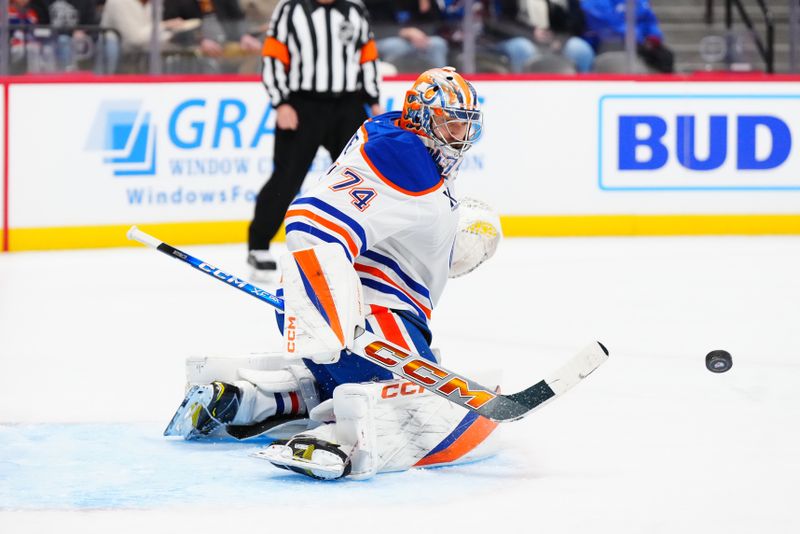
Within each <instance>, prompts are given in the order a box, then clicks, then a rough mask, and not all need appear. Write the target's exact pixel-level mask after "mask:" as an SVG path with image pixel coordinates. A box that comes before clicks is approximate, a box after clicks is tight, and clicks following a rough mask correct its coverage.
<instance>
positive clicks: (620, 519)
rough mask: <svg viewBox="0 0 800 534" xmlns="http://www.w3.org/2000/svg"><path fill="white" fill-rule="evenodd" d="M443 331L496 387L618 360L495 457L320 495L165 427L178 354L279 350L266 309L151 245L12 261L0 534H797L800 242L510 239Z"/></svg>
mask: <svg viewBox="0 0 800 534" xmlns="http://www.w3.org/2000/svg"><path fill="white" fill-rule="evenodd" d="M182 248H185V249H186V250H187V251H189V252H191V253H192V254H195V255H196V256H198V257H200V258H202V259H204V260H206V261H208V262H209V263H212V264H216V265H218V266H219V267H222V268H225V269H227V270H229V271H231V272H234V273H239V274H242V275H245V276H246V275H247V274H248V272H247V269H246V266H245V264H244V248H243V245H231V246H191V247H190V246H187V247H182ZM433 329H434V335H435V344H434V345H435V346H438V347H440V348H441V350H442V353H443V358H444V363H445V365H447V366H448V367H451V368H453V369H456V370H459V371H461V372H462V373H464V374H467V375H470V374H476V375H477V374H479V373H481V372H482V371H484V370H487V369H488V370H502V371H503V376H504V379H503V381H502V385H503V389H504V391H506V392H511V391H513V390H517V389H519V388H522V387H524V386H527V385H529V384H531V383H532V382H533V381H536V380H538V379H539V378H541V377H542V376H543V375H545V374H546V373H547V372H548V371H550V370H552V369H554V368H556V367H557V366H558V365H559V364H560V363H561V362H562V361H563V360H564V359H566V358H567V357H569V356H570V355H572V354H573V353H574V352H575V351H577V350H578V349H580V348H581V347H582V346H583V345H584V344H586V343H588V342H590V341H591V340H595V339H597V340H601V341H602V342H604V343H605V344H606V346H608V347H609V349H610V351H611V359H610V360H609V361H608V362H607V363H606V364H605V365H604V366H603V367H601V368H600V369H599V370H598V371H597V372H596V373H594V374H593V375H592V376H591V377H590V378H589V379H587V380H586V381H585V382H583V383H581V384H580V385H579V386H578V387H576V389H575V390H574V391H570V392H569V393H567V394H566V395H565V396H564V397H563V398H561V399H558V400H556V401H555V402H554V403H552V404H551V405H548V406H546V407H545V408H543V409H542V410H541V411H539V412H536V413H534V414H533V415H531V416H530V417H529V418H526V419H524V420H522V421H519V422H515V423H510V424H507V425H504V426H503V427H502V428H501V430H500V431H502V432H503V436H504V437H503V441H504V443H505V444H506V446H505V448H504V449H503V451H502V452H501V453H500V454H499V455H498V456H496V457H494V458H492V459H489V460H487V461H484V462H480V463H475V464H470V465H464V466H459V467H454V468H443V469H435V470H422V471H413V472H407V473H399V474H390V475H380V476H378V477H376V478H374V479H372V480H370V481H366V482H352V481H343V482H338V483H316V482H313V481H309V480H305V479H303V478H301V477H299V476H296V475H291V474H285V473H284V472H281V471H279V470H277V469H274V468H273V467H272V466H270V465H269V464H268V463H266V462H263V461H260V460H256V459H253V458H250V457H249V456H248V453H249V452H251V451H252V450H254V449H255V448H256V447H258V446H259V445H260V444H259V443H252V442H251V443H232V442H216V443H211V444H202V443H185V442H181V441H172V440H167V439H165V438H163V437H161V432H162V430H163V427H164V425H165V424H166V422H167V420H168V419H169V417H170V416H171V415H172V412H173V410H174V409H175V408H176V406H177V404H178V403H179V402H180V400H181V398H182V388H183V380H184V377H183V360H184V358H185V357H186V356H190V355H206V354H237V353H248V352H254V351H265V350H274V349H276V348H277V340H278V338H277V333H276V330H275V327H274V321H273V316H272V311H271V309H270V308H269V306H267V305H266V304H263V303H261V302H259V301H257V300H255V299H252V298H250V297H248V296H246V295H244V294H242V293H240V292H237V291H234V290H232V289H230V288H229V287H225V286H224V285H223V284H220V283H216V282H215V281H213V280H211V279H210V278H209V277H206V276H203V275H202V274H200V273H198V272H195V271H193V270H192V269H191V268H189V267H188V266H186V265H183V264H181V263H180V262H178V261H174V260H171V259H169V258H167V257H166V256H164V255H162V254H159V253H157V252H155V251H152V250H149V249H145V248H129V249H116V250H93V251H71V252H42V253H12V254H2V255H0V451H1V452H0V454H1V455H0V532H2V533H12V532H13V533H18V532H48V533H49V532H52V533H59V534H60V533H79V532H80V533H81V534H83V533H92V532H103V533H107V532H113V533H114V534H124V533H133V532H136V533H140V532H148V533H155V532H170V533H175V532H183V531H184V529H187V528H191V529H192V530H195V531H196V530H197V529H198V528H202V530H203V531H204V532H207V531H211V529H213V530H214V531H218V532H229V531H235V532H241V531H243V530H245V529H246V530H254V531H256V532H270V533H279V532H294V531H309V532H310V531H312V530H310V529H325V530H324V531H323V532H367V531H369V532H401V531H402V532H421V533H425V532H431V531H433V530H438V531H440V530H444V529H447V530H451V529H452V528H453V527H455V528H457V529H463V528H475V529H477V528H491V529H493V530H501V529H502V530H507V531H513V532H534V533H544V532H547V533H548V534H551V533H587V532H591V533H593V534H606V533H613V534H626V533H630V534H658V533H669V534H674V533H704V534H706V533H725V534H735V533H742V534H752V533H756V532H769V533H770V534H789V533H796V532H800V519H798V515H797V513H796V511H795V509H794V507H795V506H796V505H797V504H798V502H800V238H797V237H757V238H714V237H709V238H646V239H645V238H617V239H599V238H598V239H574V238H573V239H509V240H506V241H505V242H504V243H503V245H502V246H501V248H500V249H499V251H498V253H497V256H496V257H495V258H494V259H492V260H491V261H490V262H489V263H487V264H486V265H485V266H484V267H482V268H480V269H479V270H477V271H476V272H475V273H473V274H471V275H469V276H466V277H464V278H461V279H457V280H455V281H452V282H451V284H450V286H449V287H448V288H447V290H446V292H445V295H444V299H443V301H442V302H441V305H440V306H439V308H438V309H437V310H436V312H435V317H434V321H433ZM713 349H725V350H728V351H729V352H730V353H731V354H732V355H733V362H734V365H733V369H732V370H731V371H730V372H728V373H725V374H712V373H710V372H709V371H707V370H706V369H705V365H704V357H705V355H706V353H708V352H709V351H710V350H713ZM295 529H296V530H295Z"/></svg>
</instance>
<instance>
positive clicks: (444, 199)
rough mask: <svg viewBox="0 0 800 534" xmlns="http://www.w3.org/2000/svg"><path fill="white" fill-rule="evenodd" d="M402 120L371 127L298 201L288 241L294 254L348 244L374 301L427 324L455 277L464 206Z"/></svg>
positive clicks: (389, 116) (390, 117)
mask: <svg viewBox="0 0 800 534" xmlns="http://www.w3.org/2000/svg"><path fill="white" fill-rule="evenodd" d="M398 117H399V112H390V113H386V114H384V115H380V116H378V117H375V118H374V119H372V120H369V121H367V122H366V123H364V125H363V126H362V127H361V128H360V129H359V131H358V132H357V133H356V134H355V135H354V136H353V138H352V139H351V140H350V142H349V143H348V145H347V147H345V149H344V151H343V152H342V154H341V155H340V156H339V158H338V160H337V161H336V162H335V163H334V164H333V165H332V166H331V167H330V169H329V170H328V172H327V173H325V175H323V176H322V177H321V178H320V179H319V182H318V183H317V184H315V185H313V186H312V187H311V188H310V190H308V191H306V194H305V195H303V196H300V197H299V198H297V199H295V201H294V202H293V203H292V205H291V206H290V207H289V210H288V212H287V214H286V219H285V225H286V241H287V244H288V246H289V249H290V250H298V249H302V248H307V247H310V246H314V245H317V244H320V243H322V242H327V243H336V244H339V245H341V247H342V249H343V250H344V253H345V255H346V256H347V258H348V259H349V260H350V261H351V262H352V263H353V266H354V268H355V270H356V272H357V273H358V275H359V278H360V280H361V283H362V285H363V291H364V301H365V302H366V303H369V304H375V305H379V306H384V307H386V308H390V309H396V310H408V311H411V312H413V313H414V314H416V315H417V316H418V317H419V318H420V320H421V321H422V322H423V323H427V322H428V320H429V319H430V317H431V311H432V310H433V308H434V307H435V306H436V303H437V301H438V300H439V298H440V297H441V294H442V291H443V290H444V286H445V284H446V282H447V278H448V275H450V272H451V271H450V268H451V260H452V259H453V254H454V244H455V242H456V239H455V237H456V234H457V231H458V228H459V216H458V202H457V200H456V196H455V192H454V190H453V180H452V179H447V180H445V179H444V178H443V177H442V176H441V175H440V174H439V171H438V169H437V167H436V165H435V163H434V161H433V159H432V158H431V156H430V154H429V153H428V150H427V148H426V147H425V145H424V144H423V142H422V141H421V140H420V139H419V137H418V136H417V135H416V134H414V133H411V132H409V131H407V130H404V129H402V128H400V127H399V126H397V124H396V121H397V118H398ZM497 226H499V224H498V225H497ZM493 235H494V236H495V237H497V236H498V235H499V228H498V231H497V232H495V233H494V234H493ZM492 252H493V249H492ZM482 254H483V252H482ZM484 256H485V254H484ZM483 259H485V257H482V258H481V259H480V261H483ZM473 268H474V267H473Z"/></svg>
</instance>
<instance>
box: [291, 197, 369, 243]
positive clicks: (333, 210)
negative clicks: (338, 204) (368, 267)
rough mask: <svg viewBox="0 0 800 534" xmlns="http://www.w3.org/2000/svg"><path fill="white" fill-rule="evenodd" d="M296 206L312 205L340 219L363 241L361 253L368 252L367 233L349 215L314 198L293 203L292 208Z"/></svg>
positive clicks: (300, 199) (304, 198)
mask: <svg viewBox="0 0 800 534" xmlns="http://www.w3.org/2000/svg"><path fill="white" fill-rule="evenodd" d="M295 204H310V205H311V206H314V207H315V208H318V209H320V210H322V211H324V212H325V213H327V214H328V215H331V216H333V217H336V218H337V219H339V221H340V222H342V223H344V224H345V225H347V227H348V228H350V229H351V230H352V231H353V232H355V234H356V235H357V236H358V239H359V240H361V249H360V251H361V252H362V253H363V252H364V251H365V250H367V234H366V232H364V228H362V227H361V225H360V224H358V223H357V222H356V221H355V220H353V218H351V217H348V216H347V215H345V214H344V213H342V212H341V211H339V210H338V209H336V208H334V207H333V206H331V205H330V204H328V203H327V202H323V201H322V200H320V199H318V198H312V197H303V198H298V199H297V200H295V201H294V202H292V206H294V205H295Z"/></svg>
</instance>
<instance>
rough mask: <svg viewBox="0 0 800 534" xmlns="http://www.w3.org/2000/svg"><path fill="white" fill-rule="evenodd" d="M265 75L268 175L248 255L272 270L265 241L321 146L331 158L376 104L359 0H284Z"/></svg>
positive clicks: (261, 269) (370, 45)
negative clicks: (271, 117)
mask: <svg viewBox="0 0 800 534" xmlns="http://www.w3.org/2000/svg"><path fill="white" fill-rule="evenodd" d="M263 56H264V69H263V81H264V85H265V86H266V88H267V92H268V93H269V98H270V101H271V104H272V107H273V108H275V110H276V112H277V117H276V119H277V120H276V128H275V148H274V156H273V158H274V160H273V162H274V166H273V171H272V176H271V177H270V179H269V180H268V181H267V183H266V184H265V185H264V187H263V188H262V189H261V192H260V193H259V194H258V198H257V199H256V208H255V214H254V216H253V220H252V222H251V223H250V229H249V236H248V246H249V254H248V256H247V261H248V263H249V264H250V265H252V266H253V268H254V269H255V271H256V274H259V273H265V272H267V271H274V270H275V269H276V263H275V259H274V258H273V256H272V255H271V254H270V252H269V245H270V242H271V241H272V239H273V238H274V237H275V234H276V233H277V232H278V229H279V228H280V225H281V222H283V218H284V216H285V214H286V210H287V208H288V207H289V204H290V203H291V202H292V200H293V199H294V197H295V195H297V192H298V191H299V190H300V186H301V185H302V183H303V179H304V178H305V176H306V174H307V173H308V169H309V167H310V166H311V163H312V162H313V160H314V156H315V154H316V153H317V150H318V149H319V147H320V146H323V147H325V149H326V150H327V151H328V152H329V153H330V155H331V158H332V159H336V157H337V156H338V155H339V153H340V152H341V151H342V149H344V147H345V145H346V144H347V142H348V141H349V140H350V138H351V137H352V136H353V134H354V133H355V132H356V130H358V128H359V127H360V126H361V124H362V123H363V122H364V121H365V120H366V119H367V114H366V112H365V110H364V104H368V105H370V106H371V113H372V114H373V115H377V114H379V113H380V106H379V105H378V73H377V60H378V52H377V47H376V46H375V41H374V40H373V38H372V31H371V30H370V27H369V22H368V20H367V13H366V10H365V9H364V6H363V4H362V3H361V2H360V1H358V0H282V1H281V2H280V4H278V6H277V7H276V8H275V11H273V14H272V20H271V21H270V27H269V31H268V32H267V39H266V41H264V48H263Z"/></svg>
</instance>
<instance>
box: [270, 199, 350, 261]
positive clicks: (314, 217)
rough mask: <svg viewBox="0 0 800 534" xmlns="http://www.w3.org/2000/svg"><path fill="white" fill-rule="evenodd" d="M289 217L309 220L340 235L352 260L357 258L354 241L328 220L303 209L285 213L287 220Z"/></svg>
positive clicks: (345, 231) (344, 231)
mask: <svg viewBox="0 0 800 534" xmlns="http://www.w3.org/2000/svg"><path fill="white" fill-rule="evenodd" d="M289 217H305V218H307V219H311V220H312V221H314V222H316V223H319V224H321V225H322V226H324V227H325V228H327V229H328V230H330V231H331V232H336V234H338V235H340V236H341V237H342V239H344V240H345V242H346V243H347V247H348V248H349V249H350V252H351V254H352V256H353V258H355V257H356V256H358V247H357V246H356V243H355V241H353V238H352V237H350V234H348V233H347V230H345V229H344V228H342V227H341V226H339V225H337V224H334V223H333V222H331V221H329V220H328V219H324V218H322V217H320V216H319V215H317V214H316V213H314V212H312V211H308V210H303V209H290V210H289V211H287V212H286V218H287V219H288V218H289Z"/></svg>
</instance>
